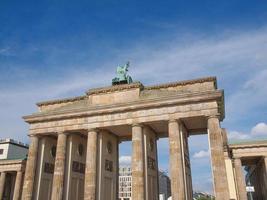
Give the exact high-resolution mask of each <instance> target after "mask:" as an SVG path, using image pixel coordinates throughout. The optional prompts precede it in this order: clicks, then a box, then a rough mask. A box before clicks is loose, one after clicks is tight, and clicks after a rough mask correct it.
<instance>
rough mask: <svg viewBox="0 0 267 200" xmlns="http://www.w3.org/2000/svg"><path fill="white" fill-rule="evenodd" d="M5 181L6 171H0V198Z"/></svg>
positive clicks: (1, 197)
mask: <svg viewBox="0 0 267 200" xmlns="http://www.w3.org/2000/svg"><path fill="white" fill-rule="evenodd" d="M5 181H6V172H1V176H0V199H3V194H4V189H5Z"/></svg>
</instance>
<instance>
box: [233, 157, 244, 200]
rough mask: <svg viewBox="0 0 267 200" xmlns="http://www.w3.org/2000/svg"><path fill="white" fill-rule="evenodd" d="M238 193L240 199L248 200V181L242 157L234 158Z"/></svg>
mask: <svg viewBox="0 0 267 200" xmlns="http://www.w3.org/2000/svg"><path fill="white" fill-rule="evenodd" d="M234 167H235V175H236V183H237V193H238V198H239V199H240V200H247V192H246V182H245V176H244V173H243V169H242V163H241V159H240V158H235V159H234Z"/></svg>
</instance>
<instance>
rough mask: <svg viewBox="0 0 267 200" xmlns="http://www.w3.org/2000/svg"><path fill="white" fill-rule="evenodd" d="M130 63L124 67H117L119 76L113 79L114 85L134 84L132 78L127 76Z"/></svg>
mask: <svg viewBox="0 0 267 200" xmlns="http://www.w3.org/2000/svg"><path fill="white" fill-rule="evenodd" d="M129 66H130V63H129V62H127V63H126V64H125V65H124V66H118V67H117V71H116V72H117V76H116V77H115V78H113V79H112V85H120V84H130V83H132V82H133V80H132V77H131V76H129V75H127V72H128V68H129Z"/></svg>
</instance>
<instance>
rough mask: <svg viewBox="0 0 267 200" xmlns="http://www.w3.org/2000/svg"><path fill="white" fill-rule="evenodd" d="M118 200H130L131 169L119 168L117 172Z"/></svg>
mask: <svg viewBox="0 0 267 200" xmlns="http://www.w3.org/2000/svg"><path fill="white" fill-rule="evenodd" d="M119 200H132V170H131V167H127V166H126V167H121V168H120V170H119Z"/></svg>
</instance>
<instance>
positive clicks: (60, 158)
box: [51, 133, 67, 200]
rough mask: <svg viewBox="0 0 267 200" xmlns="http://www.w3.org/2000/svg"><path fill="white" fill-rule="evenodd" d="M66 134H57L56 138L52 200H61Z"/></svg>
mask: <svg viewBox="0 0 267 200" xmlns="http://www.w3.org/2000/svg"><path fill="white" fill-rule="evenodd" d="M66 143H67V135H66V133H59V134H58V138H57V150H56V161H55V169H54V177H53V187H52V196H51V199H52V200H61V199H62V197H63V186H64V173H65V158H66Z"/></svg>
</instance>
